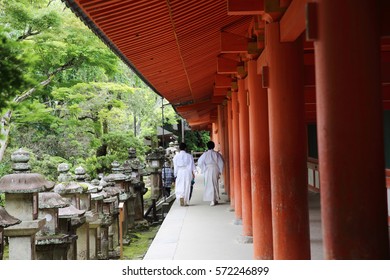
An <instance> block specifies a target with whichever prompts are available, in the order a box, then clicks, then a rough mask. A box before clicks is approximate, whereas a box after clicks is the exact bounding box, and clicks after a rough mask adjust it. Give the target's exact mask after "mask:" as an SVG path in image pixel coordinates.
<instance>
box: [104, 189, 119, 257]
mask: <svg viewBox="0 0 390 280" xmlns="http://www.w3.org/2000/svg"><path fill="white" fill-rule="evenodd" d="M104 191H105V192H106V193H107V197H106V198H104V199H103V203H104V204H103V213H104V214H105V215H109V216H111V217H112V223H111V225H110V226H109V227H108V233H107V234H108V236H103V237H102V240H106V238H107V239H108V244H107V245H108V253H109V255H108V257H109V258H110V259H117V258H119V257H120V251H119V246H120V239H119V238H120V230H119V202H120V195H121V194H122V193H123V190H122V189H121V188H119V187H115V186H114V183H113V182H110V183H107V185H106V186H105V187H104ZM102 245H103V243H102ZM104 245H105V244H104ZM102 251H103V249H102Z"/></svg>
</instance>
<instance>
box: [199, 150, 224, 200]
mask: <svg viewBox="0 0 390 280" xmlns="http://www.w3.org/2000/svg"><path fill="white" fill-rule="evenodd" d="M223 164H224V162H223V158H222V156H221V154H220V153H218V152H216V151H214V150H208V151H207V152H204V153H203V154H202V155H201V156H200V158H199V159H198V167H199V168H200V170H201V172H202V173H203V174H204V186H205V189H204V192H203V200H204V201H217V200H218V199H219V187H218V179H219V175H220V174H221V173H222V171H223Z"/></svg>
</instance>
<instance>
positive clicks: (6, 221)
mask: <svg viewBox="0 0 390 280" xmlns="http://www.w3.org/2000/svg"><path fill="white" fill-rule="evenodd" d="M21 222H22V221H21V220H19V219H17V218H15V217H13V216H11V215H10V214H8V212H7V211H6V210H5V208H4V207H2V206H0V260H2V259H3V254H4V228H7V227H10V226H13V225H17V224H20V223H21Z"/></svg>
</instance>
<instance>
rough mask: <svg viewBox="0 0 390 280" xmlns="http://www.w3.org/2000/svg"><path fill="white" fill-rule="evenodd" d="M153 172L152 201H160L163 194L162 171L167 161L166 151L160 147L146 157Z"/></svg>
mask: <svg viewBox="0 0 390 280" xmlns="http://www.w3.org/2000/svg"><path fill="white" fill-rule="evenodd" d="M146 159H147V161H148V165H149V168H150V170H151V185H152V190H151V191H152V199H155V200H157V199H159V198H160V197H161V194H162V178H161V169H162V167H163V164H164V160H165V150H164V148H162V147H159V148H157V149H155V150H153V151H152V152H151V153H149V154H148V155H147V156H146Z"/></svg>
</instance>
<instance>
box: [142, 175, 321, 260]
mask: <svg viewBox="0 0 390 280" xmlns="http://www.w3.org/2000/svg"><path fill="white" fill-rule="evenodd" d="M202 182H203V176H202V175H200V174H197V175H196V182H195V186H194V191H193V197H192V199H191V202H190V206H188V207H180V206H179V203H178V201H175V202H174V203H173V205H172V207H171V209H170V211H169V213H168V214H167V216H166V218H165V220H164V222H163V223H162V225H161V227H160V230H159V231H158V233H157V235H156V237H155V238H154V240H153V242H152V244H151V246H150V247H149V250H148V251H147V253H146V255H145V257H144V260H252V259H253V245H252V244H250V243H249V244H248V243H246V244H245V243H242V242H241V241H240V240H241V239H242V235H241V234H242V225H236V224H235V222H234V221H235V217H234V212H232V211H231V209H230V204H229V202H226V200H227V196H226V195H224V194H222V196H221V200H220V203H219V204H218V205H216V206H213V207H211V206H210V205H209V203H208V202H204V201H203V200H202V195H203V184H202ZM221 193H223V190H221ZM309 207H310V235H311V250H312V259H322V258H323V257H322V256H323V254H322V237H321V216H320V207H319V194H314V193H309Z"/></svg>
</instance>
